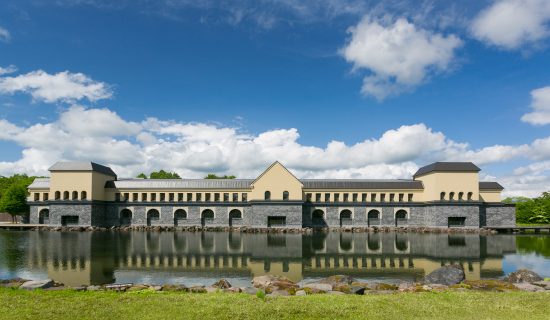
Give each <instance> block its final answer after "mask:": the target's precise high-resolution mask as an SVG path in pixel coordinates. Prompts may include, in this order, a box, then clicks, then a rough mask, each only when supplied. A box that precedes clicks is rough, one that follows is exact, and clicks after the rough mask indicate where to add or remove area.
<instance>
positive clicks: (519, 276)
mask: <svg viewBox="0 0 550 320" xmlns="http://www.w3.org/2000/svg"><path fill="white" fill-rule="evenodd" d="M504 280H505V281H508V282H510V283H520V282H527V283H533V282H538V281H542V280H544V279H543V278H542V277H541V276H539V275H538V274H536V273H535V272H533V271H531V270H527V269H520V270H518V271H514V272H512V273H510V274H509V275H508V276H507V277H506V278H504Z"/></svg>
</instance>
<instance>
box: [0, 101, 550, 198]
mask: <svg viewBox="0 0 550 320" xmlns="http://www.w3.org/2000/svg"><path fill="white" fill-rule="evenodd" d="M367 134H368V133H367V132H365V135H367ZM299 138H300V133H299V132H298V130H297V129H295V128H289V129H276V130H269V131H265V132H261V133H259V134H244V133H242V132H240V130H239V129H237V128H230V127H222V126H216V125H211V124H205V123H181V122H177V121H173V120H169V121H166V120H159V119H156V118H148V119H145V120H143V121H141V122H139V123H138V122H132V121H128V120H126V119H124V118H122V117H120V115H118V114H117V113H116V112H113V111H111V110H109V109H98V108H92V109H85V108H83V107H81V106H73V107H71V108H69V109H67V110H64V111H62V112H61V114H60V115H59V119H57V120H56V121H53V122H48V123H37V124H33V125H28V126H18V125H15V124H13V123H11V122H9V121H7V120H3V119H0V140H7V141H11V142H13V143H15V144H17V145H19V146H21V147H22V148H23V152H22V155H21V158H20V159H18V160H16V161H12V162H9V161H4V162H0V174H4V175H7V174H12V173H14V172H26V173H29V174H40V175H46V174H47V168H48V167H49V166H50V165H51V164H53V163H54V162H56V161H58V160H92V161H97V162H99V163H103V164H106V165H109V166H111V167H112V168H113V169H114V170H115V171H116V172H117V173H118V174H119V176H121V177H129V176H130V177H131V176H135V175H136V174H138V173H140V172H150V171H153V170H158V169H161V168H162V169H168V170H174V171H176V172H178V173H179V174H180V175H181V176H183V177H189V178H190V177H202V176H204V175H205V173H207V172H215V173H221V174H235V175H237V176H238V177H241V178H252V177H255V176H257V175H258V174H259V173H260V172H261V171H262V170H264V169H265V168H266V167H267V166H268V165H269V164H270V163H272V162H273V161H275V160H279V161H281V162H282V163H284V164H285V165H286V166H287V167H289V168H290V169H291V170H292V171H293V172H295V173H296V175H297V176H299V177H303V178H323V177H324V178H350V177H351V178H410V177H411V175H412V174H413V173H414V172H415V171H416V170H417V169H418V167H419V166H420V165H425V164H427V163H430V162H433V161H473V162H475V163H477V164H479V165H490V164H492V163H499V162H506V161H510V160H513V159H526V160H528V161H531V162H532V164H531V166H526V167H525V168H518V169H517V170H516V171H515V172H513V173H510V174H509V175H503V176H500V177H497V178H496V179H497V180H498V181H499V182H501V183H502V184H503V185H504V186H505V187H506V188H507V189H506V191H507V194H521V193H523V194H529V195H531V194H533V195H536V194H537V193H540V192H541V191H542V190H546V189H550V185H549V184H548V182H550V178H548V169H549V168H550V165H549V164H548V163H549V162H550V137H548V138H541V139H537V140H535V141H533V142H532V143H530V144H523V145H493V146H487V147H484V148H480V149H472V148H471V147H470V145H469V144H468V143H463V142H456V141H453V140H451V139H449V138H448V137H446V136H445V134H444V133H442V132H436V131H433V130H432V129H431V128H429V127H427V126H426V125H425V124H414V125H403V126H401V127H399V128H396V129H392V130H388V131H386V132H384V133H383V134H382V135H381V136H380V137H376V138H367V139H365V140H363V141H360V142H358V143H355V144H352V145H349V144H346V143H344V142H342V141H329V142H328V143H327V144H326V145H325V146H321V147H319V146H312V145H304V144H301V143H300V142H299ZM484 174H490V172H489V171H484ZM545 188H546V189H545Z"/></svg>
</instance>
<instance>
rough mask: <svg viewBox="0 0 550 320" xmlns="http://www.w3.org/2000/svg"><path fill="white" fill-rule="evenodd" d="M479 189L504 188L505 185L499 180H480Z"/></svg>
mask: <svg viewBox="0 0 550 320" xmlns="http://www.w3.org/2000/svg"><path fill="white" fill-rule="evenodd" d="M479 190H504V187H503V186H501V185H500V183H498V182H492V181H480V182H479Z"/></svg>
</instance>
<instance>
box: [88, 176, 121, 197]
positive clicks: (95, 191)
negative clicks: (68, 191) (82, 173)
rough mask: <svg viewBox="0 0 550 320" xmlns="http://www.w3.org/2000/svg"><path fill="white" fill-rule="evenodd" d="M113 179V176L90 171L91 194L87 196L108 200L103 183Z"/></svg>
mask: <svg viewBox="0 0 550 320" xmlns="http://www.w3.org/2000/svg"><path fill="white" fill-rule="evenodd" d="M113 180H115V177H112V176H109V175H106V174H103V173H99V172H93V173H92V181H93V188H92V195H90V196H88V198H89V199H93V200H102V201H108V200H109V199H108V197H107V195H106V193H105V183H106V182H107V181H113ZM92 196H93V198H92Z"/></svg>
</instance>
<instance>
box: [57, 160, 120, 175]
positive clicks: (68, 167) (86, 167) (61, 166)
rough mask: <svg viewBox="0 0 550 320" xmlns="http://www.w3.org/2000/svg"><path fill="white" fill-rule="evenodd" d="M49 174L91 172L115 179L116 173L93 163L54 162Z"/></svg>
mask: <svg viewBox="0 0 550 320" xmlns="http://www.w3.org/2000/svg"><path fill="white" fill-rule="evenodd" d="M48 170H49V171H50V172H59V171H93V172H99V173H103V174H106V175H108V176H112V177H115V178H116V173H115V172H114V171H113V170H112V169H111V168H109V167H106V166H103V165H100V164H97V163H95V162H87V161H86V162H76V161H71V162H61V161H60V162H56V163H55V164H54V165H53V166H51V167H50V168H49V169H48Z"/></svg>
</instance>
